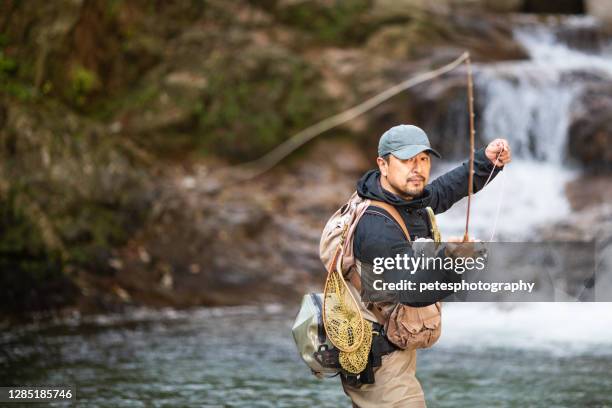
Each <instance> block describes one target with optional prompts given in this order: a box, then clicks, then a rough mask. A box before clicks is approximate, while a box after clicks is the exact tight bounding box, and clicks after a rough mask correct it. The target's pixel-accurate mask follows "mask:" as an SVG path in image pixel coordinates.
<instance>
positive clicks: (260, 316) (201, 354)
mask: <svg viewBox="0 0 612 408" xmlns="http://www.w3.org/2000/svg"><path fill="white" fill-rule="evenodd" d="M563 24H565V25H566V26H570V27H571V26H572V25H574V26H575V25H583V26H588V25H589V24H594V22H593V21H592V20H589V19H586V18H579V19H576V18H574V19H568V20H565V21H564V22H561V23H559V22H555V23H554V24H553V23H551V25H549V26H547V25H544V24H541V23H540V24H536V25H534V24H531V25H527V26H525V27H519V28H517V31H516V33H515V34H516V36H517V38H518V39H519V40H520V41H522V42H523V44H525V45H526V47H527V49H528V50H529V52H530V54H531V60H530V61H526V62H519V63H505V64H491V65H486V66H482V65H481V66H479V65H477V66H476V67H475V68H476V74H477V77H476V78H477V84H480V85H478V86H479V93H478V95H483V97H486V98H487V103H486V106H487V108H486V110H485V111H484V112H481V113H480V114H481V115H483V130H482V131H483V132H485V134H487V135H491V137H490V138H492V137H493V136H495V135H504V136H506V137H508V138H509V139H510V141H511V143H512V145H513V146H515V147H516V152H517V158H516V160H515V162H514V163H513V165H512V166H509V168H508V169H506V170H505V171H504V172H503V176H500V177H499V178H497V179H496V180H494V181H493V182H492V183H491V185H490V186H488V188H487V189H486V190H485V191H483V192H482V193H479V194H478V195H477V196H476V197H475V200H474V207H473V208H474V210H473V211H474V213H473V214H474V215H473V224H472V225H473V232H474V235H475V236H478V237H482V238H485V239H488V238H489V237H490V235H492V234H493V233H495V234H494V238H495V239H496V240H522V239H525V238H528V237H529V236H530V234H531V233H532V231H533V230H534V229H535V228H536V227H537V226H538V225H539V224H542V223H546V222H550V221H555V220H559V219H561V218H562V217H563V216H564V215H566V214H567V213H568V212H569V206H568V204H567V201H566V199H565V197H564V195H563V185H564V183H565V182H566V181H568V180H570V179H571V178H572V177H573V176H574V175H575V170H574V169H572V168H570V167H568V166H565V165H564V164H563V162H564V159H563V157H564V156H563V149H564V146H565V139H566V132H567V121H566V117H567V115H568V114H569V113H570V112H569V109H570V106H571V101H572V99H573V98H574V97H575V96H576V94H577V92H578V91H579V89H578V88H579V84H578V83H571V82H569V83H568V82H567V81H565V82H563V81H562V80H561V77H562V75H561V74H562V73H563V72H567V71H580V70H592V69H597V70H598V72H599V74H600V75H608V72H607V71H606V69H610V68H611V67H612V64H611V63H610V59H609V58H610V56H609V54H606V53H605V52H599V53H598V54H593V53H588V52H586V51H580V50H577V49H574V48H571V47H569V46H567V45H566V44H563V43H561V42H559V41H557V40H556V37H555V36H554V35H553V34H554V33H555V30H557V29H558V28H559V26H560V25H563ZM543 61H549V62H551V61H552V62H554V63H552V64H548V63H544V62H543ZM517 100H518V101H520V103H517ZM519 105H520V106H521V107H522V110H517V106H519ZM534 134H536V135H542V137H539V138H537V139H536V140H537V142H534V140H533V135H534ZM452 165H454V164H453V163H447V164H445V166H443V168H441V169H439V171H442V170H443V169H444V168H448V167H450V166H452ZM535 179H537V188H534V187H535V185H536V184H535V183H534V180H535ZM500 197H501V198H500ZM464 208H465V203H463V202H462V203H459V204H458V205H457V206H456V208H453V209H452V210H451V211H449V212H448V213H447V214H444V215H442V216H441V217H440V218H439V223H440V225H441V226H442V228H443V233H444V235H445V236H449V235H461V233H462V227H463V220H464V211H465V209H464ZM498 213H499V214H500V217H499V220H498V222H497V223H495V222H493V220H495V218H496V215H497V214H498ZM517 220H520V222H517ZM296 312H297V305H294V306H292V307H285V306H280V305H267V306H245V307H236V308H212V309H210V308H209V309H195V310H190V311H173V310H162V311H150V310H135V311H132V312H131V313H128V314H125V315H121V316H114V315H105V316H94V317H87V318H80V317H78V316H75V317H73V318H67V319H64V320H61V321H53V322H45V321H41V322H38V323H37V324H32V325H28V326H20V327H11V328H8V327H4V328H2V332H1V334H0V383H1V384H2V385H26V384H32V385H34V384H47V385H61V384H72V385H74V386H75V387H76V394H77V400H78V405H79V406H84V407H114V406H122V407H123V406H126V407H149V406H153V407H157V406H159V407H162V406H163V407H181V406H205V407H226V406H227V407H234V406H240V407H242V406H244V407H315V406H316V407H337V406H349V405H350V404H349V401H348V399H347V397H346V396H345V395H344V394H343V392H342V390H341V387H340V384H339V380H338V379H337V378H331V379H325V380H318V379H315V378H314V377H313V376H312V375H310V373H309V371H308V369H307V368H306V366H305V365H303V363H302V362H301V361H300V359H299V357H298V356H297V353H296V350H295V347H294V344H293V340H292V338H291V332H290V328H291V324H292V320H293V317H294V316H295V313H296ZM443 327H444V330H443V335H442V337H441V339H440V341H439V342H438V343H437V344H436V345H435V346H434V347H433V348H432V349H430V350H420V351H419V353H418V370H417V373H418V378H419V379H420V381H421V383H422V385H423V388H424V389H425V393H426V398H427V401H428V404H429V406H430V407H458V406H461V407H612V393H611V391H612V374H611V373H612V306H611V305H610V304H605V303H600V304H575V303H574V304H571V303H555V304H520V305H502V306H500V305H492V304H457V303H455V304H448V305H445V311H444V313H443ZM10 406H17V405H15V404H12V405H10ZM58 406H59V405H58Z"/></svg>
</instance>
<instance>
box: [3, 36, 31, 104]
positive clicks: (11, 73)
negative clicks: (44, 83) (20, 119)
mask: <svg viewBox="0 0 612 408" xmlns="http://www.w3.org/2000/svg"><path fill="white" fill-rule="evenodd" d="M1 43H2V39H1V38H0V44H1ZM18 69H19V65H18V64H17V61H15V60H14V59H13V58H10V57H8V56H6V55H5V54H4V52H3V51H2V50H0V92H4V93H7V94H9V95H12V96H14V97H16V98H17V99H19V100H21V101H27V100H30V99H32V98H34V97H35V96H36V91H35V89H34V88H33V87H32V86H30V85H27V84H24V83H23V82H22V81H20V80H19V79H18V78H17V72H18Z"/></svg>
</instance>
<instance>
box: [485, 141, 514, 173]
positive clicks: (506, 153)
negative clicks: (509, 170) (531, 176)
mask: <svg viewBox="0 0 612 408" xmlns="http://www.w3.org/2000/svg"><path fill="white" fill-rule="evenodd" d="M485 155H486V156H487V158H488V159H489V160H490V161H491V163H493V164H495V165H496V166H497V167H503V166H504V165H506V164H508V163H510V161H512V152H511V151H510V145H509V144H508V141H507V140H506V139H495V140H493V141H492V142H491V143H489V145H488V146H487V149H486V150H485ZM498 156H499V157H498ZM496 159H497V163H496Z"/></svg>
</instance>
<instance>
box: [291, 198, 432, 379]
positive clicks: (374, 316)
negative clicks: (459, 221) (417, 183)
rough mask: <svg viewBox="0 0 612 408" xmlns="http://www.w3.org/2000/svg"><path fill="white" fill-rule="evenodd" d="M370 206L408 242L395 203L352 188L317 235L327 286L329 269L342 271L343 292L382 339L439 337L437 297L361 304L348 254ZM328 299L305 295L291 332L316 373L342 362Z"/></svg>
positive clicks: (401, 341) (421, 344)
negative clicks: (427, 301) (417, 302)
mask: <svg viewBox="0 0 612 408" xmlns="http://www.w3.org/2000/svg"><path fill="white" fill-rule="evenodd" d="M371 205H373V206H376V207H380V208H383V209H384V210H386V212H387V213H388V214H390V215H391V217H392V218H393V221H394V222H396V223H397V224H398V225H399V227H400V228H401V229H402V231H403V233H404V235H405V236H406V238H407V240H408V241H410V235H409V233H408V230H407V228H406V225H405V224H404V221H403V219H402V217H401V216H400V214H399V213H398V212H397V210H396V209H395V207H393V206H392V205H390V204H388V203H385V202H382V201H375V200H369V199H364V198H362V197H360V196H359V195H358V194H357V192H354V193H353V194H352V195H351V197H350V198H349V200H348V201H347V202H346V203H345V204H344V205H343V206H342V207H340V208H339V209H338V210H337V211H336V212H335V213H334V214H333V215H332V216H331V218H330V219H329V220H328V221H327V223H326V225H325V227H324V229H323V233H322V235H321V241H320V244H319V256H320V258H321V261H322V262H323V264H324V265H325V267H326V270H327V273H328V279H327V281H326V291H327V289H328V283H329V281H330V276H333V274H334V273H337V274H339V275H340V276H342V279H341V280H342V283H343V284H344V285H345V287H346V288H347V289H348V294H349V295H350V297H351V298H352V300H353V301H354V302H355V305H357V306H358V308H359V316H360V318H361V319H362V320H364V323H365V322H367V321H369V322H377V323H379V324H380V325H381V326H383V327H384V328H385V332H386V335H387V338H388V339H389V340H390V341H391V342H392V343H394V344H395V345H396V346H398V347H399V348H402V349H407V348H426V347H430V346H431V345H432V344H433V343H435V342H436V341H437V339H438V338H439V336H440V331H441V318H440V312H441V309H440V304H439V302H437V303H436V304H435V305H430V306H426V307H423V308H414V307H411V306H408V305H402V304H384V303H382V304H379V303H376V304H374V303H369V304H365V303H363V302H362V301H361V294H360V292H361V276H360V274H361V269H360V264H359V262H358V261H357V260H356V259H355V256H354V254H353V234H354V232H355V228H356V227H357V224H358V222H359V220H360V219H361V217H362V216H363V214H364V213H365V211H366V209H367V208H368V207H370V206H371ZM427 212H428V215H429V217H430V220H431V224H432V233H433V236H434V238H435V240H436V241H437V242H439V241H440V235H439V232H438V231H437V226H436V223H435V217H434V216H433V211H432V210H431V208H429V207H428V208H427ZM347 280H348V282H346V281H347ZM327 299H328V297H326V296H325V294H320V293H318V294H314V293H309V294H306V295H304V297H303V299H302V304H301V307H300V311H299V312H298V315H297V317H296V319H295V322H294V325H293V327H292V333H293V337H294V340H295V342H296V346H297V349H298V352H299V354H300V356H301V357H302V360H304V362H305V363H306V365H308V367H310V369H311V370H312V372H313V373H314V374H315V375H317V376H319V377H321V376H323V375H325V374H337V373H338V372H340V371H342V367H341V366H340V364H338V354H339V353H340V351H341V350H338V348H340V349H341V348H342V347H336V346H335V344H334V341H332V339H333V335H332V333H328V332H329V328H326V318H325V317H326V316H325V311H326V305H325V302H326V300H327ZM368 327H369V326H368ZM330 335H332V336H331V337H332V338H330ZM368 347H369V345H368Z"/></svg>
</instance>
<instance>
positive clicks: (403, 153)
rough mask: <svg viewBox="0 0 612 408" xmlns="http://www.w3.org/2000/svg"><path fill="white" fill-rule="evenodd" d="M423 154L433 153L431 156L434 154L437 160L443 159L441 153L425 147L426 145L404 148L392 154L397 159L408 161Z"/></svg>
mask: <svg viewBox="0 0 612 408" xmlns="http://www.w3.org/2000/svg"><path fill="white" fill-rule="evenodd" d="M421 152H431V154H433V155H434V156H436V157H437V158H439V159H441V158H442V156H440V153H438V152H437V151H435V150H434V149H432V148H431V147H429V146H425V145H412V146H407V147H404V148H403V149H399V150H396V151H394V152H391V154H392V155H394V156H395V157H397V158H398V159H400V160H408V159H410V158H412V157H414V156H416V155H417V154H419V153H421Z"/></svg>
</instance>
